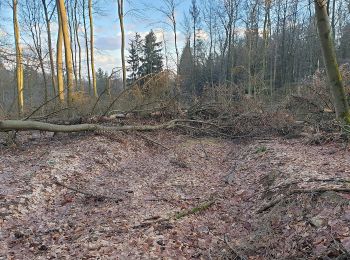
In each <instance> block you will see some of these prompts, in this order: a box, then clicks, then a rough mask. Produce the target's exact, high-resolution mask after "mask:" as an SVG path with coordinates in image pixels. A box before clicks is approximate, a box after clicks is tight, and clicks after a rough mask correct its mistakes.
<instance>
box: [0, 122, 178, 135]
mask: <svg viewBox="0 0 350 260" xmlns="http://www.w3.org/2000/svg"><path fill="white" fill-rule="evenodd" d="M177 122H178V120H172V121H169V122H166V123H164V124H159V125H126V126H104V125H98V124H78V125H57V124H50V123H44V122H37V121H23V120H3V121H0V132H8V131H31V130H39V131H47V132H65V133H70V132H85V131H87V132H95V131H97V132H98V131H101V132H104V131H105V132H113V131H152V130H159V129H168V128H173V127H175V126H176V123H177Z"/></svg>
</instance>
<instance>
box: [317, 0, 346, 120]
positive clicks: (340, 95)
mask: <svg viewBox="0 0 350 260" xmlns="http://www.w3.org/2000/svg"><path fill="white" fill-rule="evenodd" d="M315 12H316V18H317V27H318V32H319V37H320V41H321V46H322V51H323V58H324V62H325V65H326V69H327V74H328V77H329V80H330V84H331V92H332V95H333V100H334V107H335V112H336V114H337V117H338V118H339V119H340V120H341V121H343V122H345V123H347V124H350V112H349V105H348V103H347V100H346V96H345V91H344V86H343V82H342V78H341V75H340V72H339V67H338V62H337V58H336V54H335V48H334V42H333V37H332V29H331V26H330V22H329V17H328V14H327V5H326V1H324V0H315Z"/></svg>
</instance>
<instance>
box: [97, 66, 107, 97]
mask: <svg viewBox="0 0 350 260" xmlns="http://www.w3.org/2000/svg"><path fill="white" fill-rule="evenodd" d="M107 81H108V74H107V72H104V71H103V70H102V69H101V68H98V70H97V73H96V87H97V92H98V95H101V94H102V93H103V91H105V89H106V87H107Z"/></svg>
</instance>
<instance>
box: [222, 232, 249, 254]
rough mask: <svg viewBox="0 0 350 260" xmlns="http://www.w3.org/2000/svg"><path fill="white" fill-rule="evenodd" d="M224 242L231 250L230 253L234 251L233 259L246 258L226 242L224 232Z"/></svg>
mask: <svg viewBox="0 0 350 260" xmlns="http://www.w3.org/2000/svg"><path fill="white" fill-rule="evenodd" d="M224 242H225V244H226V245H227V246H228V248H229V249H230V250H231V251H232V253H234V254H235V255H236V256H235V258H234V259H237V260H246V259H247V258H246V257H244V256H242V253H241V252H239V250H238V249H236V248H233V246H232V245H231V244H230V243H229V242H228V239H227V235H226V234H225V235H224Z"/></svg>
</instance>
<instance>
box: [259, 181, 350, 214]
mask: <svg viewBox="0 0 350 260" xmlns="http://www.w3.org/2000/svg"><path fill="white" fill-rule="evenodd" d="M327 191H334V192H344V193H350V188H327V187H325V188H316V189H295V190H292V191H290V192H288V193H287V194H286V195H284V196H282V197H280V198H277V199H274V200H272V201H271V202H269V203H268V204H266V205H264V206H263V207H261V208H260V209H258V210H257V212H256V213H262V212H264V211H267V210H269V209H270V208H272V207H273V206H275V205H276V204H278V203H280V202H282V201H285V200H286V199H287V198H288V197H289V196H291V195H294V194H302V193H322V192H327Z"/></svg>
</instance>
